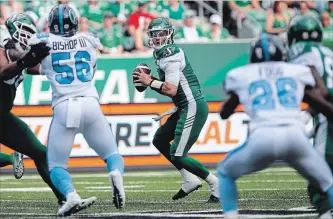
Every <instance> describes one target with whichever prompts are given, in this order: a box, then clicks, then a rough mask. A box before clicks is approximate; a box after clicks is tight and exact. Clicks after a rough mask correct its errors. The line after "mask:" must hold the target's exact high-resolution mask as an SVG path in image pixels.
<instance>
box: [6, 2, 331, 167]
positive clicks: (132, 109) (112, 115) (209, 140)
mask: <svg viewBox="0 0 333 219" xmlns="http://www.w3.org/2000/svg"><path fill="white" fill-rule="evenodd" d="M59 3H63V4H69V5H70V6H71V7H73V8H74V9H75V11H76V12H77V13H78V15H79V17H80V18H79V23H80V29H79V31H80V32H91V33H93V34H95V35H96V36H98V37H99V38H100V39H101V42H102V44H103V45H104V46H105V49H104V50H103V51H100V55H99V58H98V61H97V71H96V74H95V84H96V87H97V89H98V92H99V94H100V97H101V98H100V102H101V104H102V109H103V111H104V113H105V114H106V115H107V119H108V121H109V123H110V126H111V128H112V130H113V132H114V134H115V136H116V140H117V143H118V145H119V151H120V153H121V154H122V155H124V158H125V165H126V166H127V167H136V168H137V167H146V168H152V167H156V166H158V167H161V166H169V163H168V162H167V161H166V160H165V159H164V158H163V157H162V156H160V154H159V153H158V151H157V150H156V149H155V148H154V146H153V145H152V144H151V139H152V137H153V134H154V132H155V130H156V129H157V128H158V127H159V126H160V125H161V124H163V122H164V121H165V119H163V120H162V121H161V122H154V121H153V120H152V118H153V117H154V116H156V115H157V114H161V113H163V112H165V111H167V110H168V109H170V108H172V107H173V106H172V104H171V103H170V99H169V98H167V97H163V96H161V95H159V94H157V93H156V92H153V91H152V90H150V89H147V90H146V91H145V92H143V93H139V92H137V91H136V90H135V89H134V86H133V85H132V71H133V69H134V68H135V66H136V65H137V64H138V63H140V62H145V63H147V64H148V65H149V66H150V67H151V68H152V69H153V71H154V72H155V67H154V63H153V59H152V50H151V49H149V48H148V47H147V35H146V33H145V30H146V28H147V24H148V23H149V21H150V20H151V19H153V18H154V17H156V16H166V17H169V18H170V19H171V21H172V23H173V25H174V26H175V29H176V37H175V38H176V42H177V43H179V44H180V45H181V47H182V48H183V49H184V51H185V52H186V54H187V55H188V56H189V58H190V60H191V64H192V67H193V68H194V70H195V72H196V74H197V76H198V79H199V81H200V83H201V86H202V89H203V92H204V94H205V98H206V100H207V101H208V102H209V109H210V114H209V117H208V120H207V122H206V125H205V127H204V128H203V131H202V133H201V135H200V137H199V139H198V141H197V143H196V144H195V146H194V147H193V148H192V149H191V151H190V153H191V156H193V157H196V158H197V159H199V160H200V161H202V162H203V163H205V164H212V165H215V164H216V163H217V162H219V161H220V160H221V159H222V158H223V157H224V156H225V153H226V152H228V151H230V150H231V149H233V148H236V147H237V146H239V145H241V144H242V143H243V142H244V141H245V139H246V136H247V122H248V121H247V120H248V117H247V116H246V115H245V113H243V112H241V110H242V109H241V108H239V112H238V113H236V114H235V115H233V116H232V117H231V118H230V119H229V120H226V121H222V120H221V119H220V118H219V115H218V114H217V112H218V110H219V109H220V107H221V104H222V101H223V99H224V98H225V93H224V92H223V89H222V82H223V80H224V78H225V75H226V73H227V72H228V71H229V70H230V69H232V68H235V67H238V66H241V65H244V64H246V63H247V62H248V51H249V45H250V42H251V39H253V38H255V37H256V36H258V35H259V34H260V33H261V32H268V33H275V34H276V35H278V36H279V37H280V38H281V40H282V41H283V42H286V27H287V24H288V22H289V20H290V18H291V17H292V16H294V15H296V14H310V15H311V16H315V17H316V18H318V19H320V20H321V22H322V24H323V27H324V45H326V46H329V47H331V48H333V1H306V2H305V1H303V2H300V1H274V0H267V1H255V0H252V1H220V0H212V1H201V0H198V1H177V0H170V1H156V0H149V1H148V0H147V1H134V0H132V1H130V0H122V1H121V0H120V1H116V0H109V1H92V0H90V1H85V0H84V1H77V0H73V1H52V0H42V1H15V0H9V1H5V0H2V1H0V23H3V22H4V21H5V19H6V18H7V17H8V16H10V15H11V14H13V13H17V12H24V13H27V14H29V15H30V16H31V17H32V18H33V19H34V21H35V23H36V26H37V27H38V29H39V30H40V31H45V32H48V27H47V16H48V12H49V11H50V9H51V8H52V7H53V6H54V5H56V4H59ZM327 18H328V19H327ZM154 74H156V73H154ZM50 103H51V88H50V85H49V82H48V81H47V80H46V78H45V77H44V76H37V77H36V76H35V77H31V76H27V77H26V78H25V80H24V82H23V83H22V84H21V85H20V87H19V88H18V91H17V96H16V99H15V105H16V106H15V107H14V109H13V112H14V113H15V114H16V115H18V116H20V117H21V118H22V119H23V120H24V121H26V122H27V123H28V124H29V126H30V128H31V129H32V130H33V131H34V133H35V134H36V136H37V137H38V138H39V139H40V140H41V142H42V143H44V144H47V135H48V129H49V125H50V122H51V119H52V110H51V107H50ZM1 151H4V152H5V153H11V151H10V150H9V149H8V148H6V147H4V146H1ZM71 157H72V158H71V160H70V163H69V167H71V168H82V167H83V168H90V167H93V168H98V167H104V165H105V164H104V163H103V162H102V161H101V160H99V159H98V157H97V156H96V154H95V152H94V151H93V150H91V149H90V148H89V147H88V145H87V144H86V142H85V141H84V139H83V137H82V136H81V135H78V136H77V137H76V140H75V144H74V146H73V151H72V154H71ZM25 165H26V168H33V167H34V165H33V163H32V162H31V160H29V159H26V162H25ZM8 168H9V169H10V168H11V167H8Z"/></svg>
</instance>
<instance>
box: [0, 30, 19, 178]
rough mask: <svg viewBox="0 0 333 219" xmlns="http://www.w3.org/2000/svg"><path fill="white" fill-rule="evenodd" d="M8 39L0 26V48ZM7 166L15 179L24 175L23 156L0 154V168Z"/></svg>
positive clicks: (6, 32) (6, 33) (5, 31)
mask: <svg viewBox="0 0 333 219" xmlns="http://www.w3.org/2000/svg"><path fill="white" fill-rule="evenodd" d="M8 38H10V35H9V33H8V30H7V28H6V26H5V25H0V48H4V45H3V44H4V42H7V39H8ZM8 165H13V172H14V176H15V178H16V179H20V178H21V177H22V176H23V174H24V162H23V155H22V154H21V153H19V152H14V153H13V154H12V155H10V154H5V153H0V168H1V167H5V166H8Z"/></svg>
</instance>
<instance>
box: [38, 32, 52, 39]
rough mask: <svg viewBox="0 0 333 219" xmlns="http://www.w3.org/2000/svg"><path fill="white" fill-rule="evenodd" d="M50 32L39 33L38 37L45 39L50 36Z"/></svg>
mask: <svg viewBox="0 0 333 219" xmlns="http://www.w3.org/2000/svg"><path fill="white" fill-rule="evenodd" d="M49 37H50V34H48V33H37V39H45V38H49Z"/></svg>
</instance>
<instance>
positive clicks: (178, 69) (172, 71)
mask: <svg viewBox="0 0 333 219" xmlns="http://www.w3.org/2000/svg"><path fill="white" fill-rule="evenodd" d="M184 63H185V57H184V53H182V52H179V53H176V54H174V55H172V56H168V57H165V58H162V59H161V60H160V68H161V70H162V71H164V73H165V81H167V82H169V83H171V84H173V85H175V86H176V87H178V84H179V81H180V76H181V74H182V70H183V69H184Z"/></svg>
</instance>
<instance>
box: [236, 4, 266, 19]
mask: <svg viewBox="0 0 333 219" xmlns="http://www.w3.org/2000/svg"><path fill="white" fill-rule="evenodd" d="M229 7H230V9H231V17H232V18H233V19H234V20H237V18H239V19H240V20H242V19H244V18H245V15H246V14H247V13H248V12H249V11H251V10H262V8H261V7H260V4H259V1H258V0H245V1H230V2H229Z"/></svg>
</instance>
